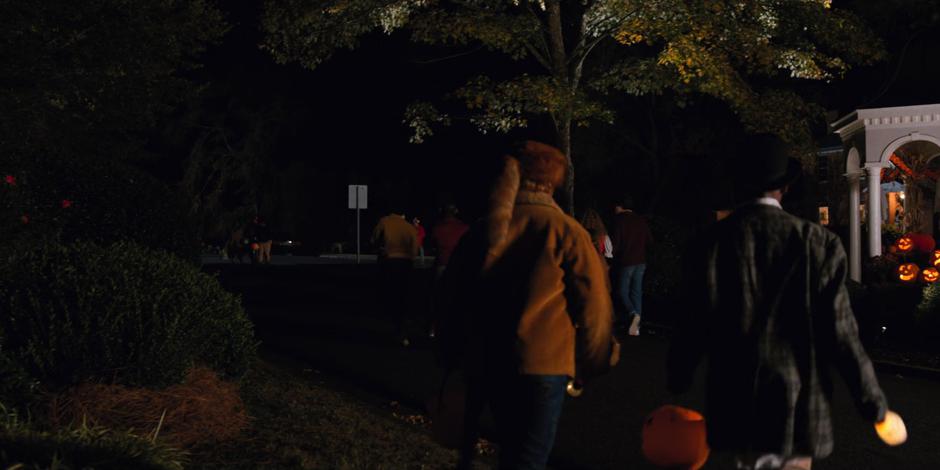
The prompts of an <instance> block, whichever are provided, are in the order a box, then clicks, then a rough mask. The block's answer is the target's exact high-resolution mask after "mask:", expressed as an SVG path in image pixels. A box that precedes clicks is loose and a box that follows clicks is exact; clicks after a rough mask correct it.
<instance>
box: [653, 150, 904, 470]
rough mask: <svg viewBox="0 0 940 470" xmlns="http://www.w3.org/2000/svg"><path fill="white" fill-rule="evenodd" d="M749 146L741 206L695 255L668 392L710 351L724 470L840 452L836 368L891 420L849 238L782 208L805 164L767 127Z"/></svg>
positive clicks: (740, 170)
mask: <svg viewBox="0 0 940 470" xmlns="http://www.w3.org/2000/svg"><path fill="white" fill-rule="evenodd" d="M741 148H743V149H745V152H746V154H745V155H742V157H741V158H739V159H738V161H737V164H736V166H735V168H736V169H737V170H736V172H737V174H736V175H735V193H736V196H737V198H736V199H737V200H738V202H739V203H740V204H741V205H739V206H738V207H737V208H736V209H735V210H734V212H733V213H732V214H731V215H730V216H729V217H727V218H726V219H724V220H722V221H720V222H718V223H716V224H715V225H714V226H712V227H711V228H710V230H709V231H707V232H705V233H704V234H703V236H702V237H700V239H699V240H697V242H696V243H695V245H694V246H693V249H692V250H690V255H689V261H688V262H687V263H686V266H687V268H686V269H687V270H688V272H689V273H690V277H689V279H687V280H686V282H685V284H684V285H685V286H686V287H687V288H688V292H687V295H686V296H685V300H686V301H687V302H688V307H687V308H683V309H680V311H681V312H682V313H681V317H680V319H679V321H678V322H677V333H676V337H675V338H674V339H673V341H672V346H671V349H670V353H669V360H668V372H669V388H670V389H671V390H672V391H674V392H684V391H686V390H688V389H689V388H690V386H691V382H692V377H693V375H694V371H695V369H696V368H697V365H698V363H699V362H700V360H701V359H703V358H706V359H707V361H708V371H707V391H706V408H705V409H706V413H705V415H706V416H705V419H706V424H707V428H708V429H707V436H708V442H709V445H710V447H711V448H712V450H713V451H714V454H718V455H717V457H718V458H719V459H720V458H727V459H728V461H729V462H728V464H727V465H726V466H723V467H718V468H738V469H747V470H771V469H786V470H808V469H810V467H811V465H812V460H813V459H815V458H822V457H825V456H827V455H829V454H830V453H831V452H832V449H833V438H832V422H831V419H830V413H831V408H832V382H831V378H830V375H829V369H830V366H834V367H835V368H836V369H838V370H839V372H841V374H842V376H843V378H844V379H845V382H846V384H847V385H848V388H849V391H850V392H851V394H852V396H853V398H854V399H855V402H856V405H857V407H858V410H859V411H860V412H861V414H862V416H863V417H864V418H865V419H866V420H868V421H870V422H872V423H877V422H881V421H882V420H883V419H884V418H885V416H886V413H888V405H887V402H886V400H885V396H884V394H883V393H882V391H881V388H880V387H879V385H878V380H877V379H876V377H875V373H874V370H873V369H872V364H871V361H870V360H869V358H868V356H867V355H866V353H865V351H864V349H863V347H862V344H861V343H860V342H859V339H858V329H857V326H856V322H855V317H854V315H853V313H852V308H851V306H850V304H849V295H848V291H847V290H846V286H845V280H846V272H847V262H846V255H845V251H844V250H843V248H842V244H841V243H840V241H839V238H838V237H837V236H836V235H835V234H834V233H832V232H830V231H829V230H827V229H826V228H824V227H822V226H821V225H818V224H816V223H812V222H809V221H807V220H804V219H801V218H798V217H795V216H793V215H790V214H788V213H786V212H785V211H784V210H783V209H782V208H781V204H780V201H781V199H782V197H783V195H784V194H785V193H786V192H787V190H788V187H789V184H790V183H791V182H793V181H794V180H795V179H796V178H797V177H798V175H799V173H800V168H799V162H798V161H796V160H795V159H792V158H789V153H790V149H789V147H788V146H787V145H786V144H784V143H783V142H782V141H780V140H779V139H777V138H776V137H772V136H769V135H760V136H754V137H751V138H749V139H748V141H747V142H746V145H744V146H742V147H741ZM893 416H896V415H893Z"/></svg>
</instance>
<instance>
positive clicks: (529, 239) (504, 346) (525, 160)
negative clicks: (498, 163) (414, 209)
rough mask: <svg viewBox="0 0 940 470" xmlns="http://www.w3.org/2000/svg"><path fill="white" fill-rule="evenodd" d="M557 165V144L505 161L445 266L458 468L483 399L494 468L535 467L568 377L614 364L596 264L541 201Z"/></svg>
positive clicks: (558, 176) (468, 451) (564, 220)
mask: <svg viewBox="0 0 940 470" xmlns="http://www.w3.org/2000/svg"><path fill="white" fill-rule="evenodd" d="M566 168H567V159H566V158H565V156H564V155H563V154H562V153H561V152H560V151H558V150H557V149H555V148H554V147H551V146H548V145H545V144H542V143H539V142H534V141H527V142H525V144H524V145H522V146H521V148H519V149H518V150H517V151H516V152H515V155H513V156H508V157H506V158H505V168H504V170H503V173H502V174H501V176H500V177H499V178H498V181H497V183H496V185H495V188H494V190H493V191H492V193H491V197H490V210H489V213H488V215H487V217H486V218H485V220H483V221H481V222H480V223H477V224H476V225H475V226H473V227H472V228H471V229H470V231H469V232H468V233H467V234H466V235H465V236H464V238H463V239H462V240H461V242H460V245H459V246H458V248H457V250H456V252H455V253H454V255H453V257H452V258H451V262H450V265H449V267H448V270H447V271H446V272H445V274H444V280H443V283H444V286H445V287H444V288H445V289H447V290H446V292H445V297H446V298H447V299H448V300H449V307H448V308H447V310H446V311H444V312H442V315H443V316H444V320H443V325H442V331H441V334H440V335H441V339H442V347H443V353H444V359H445V365H446V366H447V367H448V368H458V369H460V370H462V371H463V372H464V374H465V375H466V380H467V387H468V395H467V396H468V399H467V414H466V419H465V423H466V428H465V442H466V444H465V446H464V449H463V452H462V456H463V458H462V460H461V461H462V465H463V466H467V465H469V463H470V461H471V460H472V455H473V448H472V446H473V443H475V440H476V438H475V437H476V424H477V421H478V416H479V414H480V412H481V410H482V408H483V407H484V405H489V407H490V409H491V411H492V412H493V416H494V418H495V420H496V427H497V429H498V431H499V436H498V438H499V445H500V451H499V460H500V468H526V469H528V468H544V467H545V464H546V462H547V460H548V455H549V453H550V451H551V448H552V445H553V443H554V438H555V430H556V428H557V425H558V418H559V416H560V414H561V408H562V403H563V399H564V396H565V389H566V386H567V384H568V381H569V379H570V378H572V377H575V375H576V373H577V374H578V375H579V376H590V375H592V374H596V373H599V372H600V371H603V370H604V369H605V368H607V367H609V366H610V365H611V363H612V362H615V361H612V359H613V355H612V351H615V350H617V349H616V348H615V347H613V345H614V344H616V343H615V342H613V340H612V336H611V327H612V306H611V300H610V294H609V290H608V287H607V281H606V271H605V267H604V262H603V261H602V260H601V257H600V255H599V254H598V253H597V250H596V249H595V248H594V246H593V244H592V240H591V237H590V235H589V234H588V232H587V231H586V230H585V229H584V228H583V227H581V225H580V224H579V223H578V222H577V221H576V220H575V219H573V218H571V217H570V216H568V215H567V214H565V213H564V211H562V210H561V209H560V208H559V207H558V205H557V204H556V203H555V201H554V200H553V199H552V193H553V191H554V189H555V188H556V187H557V186H559V185H561V183H562V182H563V181H564V176H565V171H566Z"/></svg>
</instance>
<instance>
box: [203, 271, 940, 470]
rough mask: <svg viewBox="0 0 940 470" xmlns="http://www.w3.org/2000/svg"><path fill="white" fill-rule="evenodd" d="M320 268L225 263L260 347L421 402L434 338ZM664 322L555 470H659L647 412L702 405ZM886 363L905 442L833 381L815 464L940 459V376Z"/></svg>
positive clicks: (651, 330)
mask: <svg viewBox="0 0 940 470" xmlns="http://www.w3.org/2000/svg"><path fill="white" fill-rule="evenodd" d="M323 268H327V267H326V266H322V267H316V266H297V267H285V268H279V269H263V268H262V269H253V267H252V268H251V269H221V272H222V278H223V280H225V278H226V277H227V276H233V277H234V279H232V278H230V279H228V282H225V283H226V284H229V285H230V286H232V285H237V286H238V290H239V292H241V293H243V298H244V299H245V300H246V303H245V305H246V310H247V311H248V312H249V315H250V317H251V319H252V320H253V321H254V322H255V324H256V333H257V336H258V337H259V339H260V340H261V341H262V347H263V348H269V349H270V350H274V351H276V352H278V353H280V354H284V355H287V356H289V357H291V358H293V359H295V360H298V361H301V362H302V363H304V364H307V365H308V367H310V368H312V369H316V370H319V371H321V372H322V373H323V374H324V375H330V376H333V377H336V380H340V381H342V382H344V383H347V384H349V386H350V390H359V391H361V392H353V393H361V396H363V397H365V398H364V399H372V400H380V401H384V402H386V404H389V403H391V402H398V403H399V404H400V405H401V406H407V407H409V408H412V409H414V410H422V409H423V406H424V402H425V399H426V398H427V397H429V396H430V395H431V394H432V393H433V391H434V390H436V388H437V386H438V385H439V383H440V378H441V370H440V369H439V367H438V366H437V364H436V362H435V357H434V354H433V351H432V350H431V348H430V347H429V343H427V342H424V343H420V342H419V343H417V344H415V345H413V346H411V347H408V348H404V347H402V346H401V345H400V344H398V343H397V342H396V341H395V339H396V338H395V335H394V328H393V322H392V319H391V318H388V317H386V316H385V315H384V310H383V309H382V305H381V303H379V302H377V301H376V299H375V297H374V295H373V294H372V292H373V289H374V286H370V285H369V284H368V283H369V282H370V278H369V277H368V276H367V273H368V272H369V271H370V270H369V269H368V268H365V269H359V268H358V267H356V266H355V265H351V266H342V267H341V266H336V267H333V268H329V269H323ZM232 281H234V282H232ZM417 292H420V291H417ZM663 330H664V327H662V326H661V325H655V324H650V325H645V326H644V329H643V332H644V335H643V336H640V337H628V338H626V339H625V342H624V345H623V351H622V354H621V357H622V361H621V364H620V365H618V366H617V367H616V368H614V370H613V371H612V372H611V373H610V374H609V375H606V376H604V377H600V378H598V379H596V380H595V381H592V382H590V383H588V384H587V386H586V388H585V392H584V394H583V395H582V396H581V397H579V398H577V399H572V398H569V399H567V401H566V405H565V409H564V412H563V414H562V418H561V421H560V424H559V431H558V437H557V440H556V446H555V449H554V452H553V454H552V459H551V462H550V464H551V466H552V467H553V468H554V469H573V470H574V469H578V470H580V469H585V470H587V469H591V470H606V469H610V470H614V469H617V470H620V469H623V468H630V469H636V470H651V469H652V468H653V467H651V466H650V465H648V464H647V463H646V462H645V461H644V459H643V457H642V455H641V453H640V431H641V428H642V424H643V422H644V420H645V418H646V415H647V414H648V413H649V412H650V411H651V410H653V409H655V408H656V407H658V406H660V405H662V404H666V403H671V404H678V405H683V406H688V407H691V408H694V409H703V406H702V397H703V395H704V391H703V390H702V382H703V380H702V378H701V377H700V378H699V380H697V381H696V388H695V390H693V392H691V393H690V394H688V395H683V396H674V395H671V394H669V393H668V392H667V391H666V390H665V355H666V350H667V348H668V341H667V340H666V338H665V337H664V336H663V335H662V331H663ZM657 331H660V332H661V333H660V334H659V335H657V334H656V333H657ZM886 367H888V366H886V365H884V364H882V365H879V366H878V370H879V374H878V376H879V380H880V381H881V383H882V387H883V388H884V390H885V393H886V394H887V395H888V399H889V401H890V403H891V406H892V408H893V409H895V410H897V411H898V413H899V414H901V415H902V416H904V417H905V418H906V420H907V424H908V431H909V432H910V434H911V436H912V438H911V440H910V441H909V442H908V443H907V444H905V445H904V446H901V447H899V448H887V447H885V446H884V445H883V444H881V443H880V442H879V441H878V440H877V437H875V435H874V432H873V430H872V429H871V423H865V422H863V421H862V420H861V418H860V417H859V416H858V413H857V411H856V409H855V407H854V404H853V402H852V400H851V399H850V398H849V395H848V392H847V391H846V390H845V387H844V385H843V384H842V382H841V380H838V379H836V380H835V381H834V385H835V395H834V400H833V403H832V404H833V413H834V421H835V430H834V433H835V440H836V451H835V454H834V455H833V457H832V458H830V459H826V460H824V461H822V462H820V463H819V465H815V464H814V468H816V469H817V470H864V469H869V468H871V469H874V468H898V469H905V470H920V469H923V470H927V469H931V470H932V469H935V468H936V464H937V460H938V458H937V453H936V448H935V446H934V444H933V441H932V439H930V438H929V437H928V436H932V435H933V432H934V429H936V428H937V427H940V407H934V406H933V405H932V400H933V399H934V397H936V396H940V382H938V381H936V380H926V379H924V378H921V377H920V376H915V375H913V374H910V373H909V372H910V371H909V370H905V371H904V372H902V373H900V374H898V372H897V370H893V369H887V368H886ZM703 370H704V367H703V368H701V369H700V371H699V372H700V373H701V372H702V371H703ZM369 397H371V398H369ZM918 436H920V437H919V438H918ZM705 469H706V470H711V469H709V467H708V466H706V467H705Z"/></svg>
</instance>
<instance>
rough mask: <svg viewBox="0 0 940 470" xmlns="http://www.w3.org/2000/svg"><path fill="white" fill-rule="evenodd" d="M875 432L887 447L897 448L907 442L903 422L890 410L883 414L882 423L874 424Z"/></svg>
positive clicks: (905, 427) (905, 428)
mask: <svg viewBox="0 0 940 470" xmlns="http://www.w3.org/2000/svg"><path fill="white" fill-rule="evenodd" d="M875 432H877V433H878V437H880V438H881V440H882V441H884V443H885V444H888V445H889V446H899V445H901V444H904V443H905V442H906V441H907V426H905V425H904V420H903V419H901V417H900V416H899V415H898V414H897V413H895V412H893V411H891V410H888V412H887V413H885V419H884V420H883V421H881V422H880V423H875Z"/></svg>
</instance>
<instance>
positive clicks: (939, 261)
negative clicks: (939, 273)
mask: <svg viewBox="0 0 940 470" xmlns="http://www.w3.org/2000/svg"><path fill="white" fill-rule="evenodd" d="M930 265H931V266H936V267H940V250H936V251H934V252H933V253H931V254H930Z"/></svg>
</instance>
